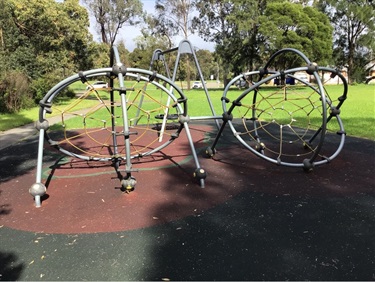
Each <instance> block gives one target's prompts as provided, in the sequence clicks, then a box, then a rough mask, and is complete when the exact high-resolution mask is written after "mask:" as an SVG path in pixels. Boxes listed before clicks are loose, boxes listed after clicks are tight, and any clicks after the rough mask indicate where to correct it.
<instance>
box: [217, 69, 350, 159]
mask: <svg viewBox="0 0 375 282" xmlns="http://www.w3.org/2000/svg"><path fill="white" fill-rule="evenodd" d="M321 81H322V84H323V87H324V95H325V99H326V104H325V105H324V104H322V99H321V93H320V91H319V88H318V87H316V84H314V83H310V82H309V83H304V82H297V83H296V84H295V85H281V86H280V85H276V86H274V85H272V84H273V82H274V81H273V80H269V81H268V82H267V84H268V85H267V84H264V85H262V86H261V87H255V88H254V89H253V90H252V91H250V92H249V93H248V94H247V95H246V96H244V98H243V99H242V100H241V103H239V104H238V105H237V106H236V107H235V108H234V110H233V113H232V114H233V116H234V117H235V118H239V120H240V122H232V123H231V124H232V130H233V132H234V134H235V136H236V137H237V138H238V139H239V140H240V141H241V142H243V143H244V145H245V146H248V147H249V148H252V149H253V150H255V151H258V152H260V151H262V153H261V154H262V155H264V156H266V157H267V158H270V159H274V160H279V161H280V160H281V161H283V162H291V163H296V162H300V161H302V160H303V159H305V158H309V157H310V156H311V155H313V154H315V152H316V150H317V147H318V145H319V140H320V137H321V134H323V132H322V131H321V130H320V129H321V127H322V122H323V119H324V118H325V117H323V107H325V108H326V113H327V117H326V121H327V131H326V132H327V133H337V132H339V131H340V124H339V123H338V122H336V119H335V118H334V115H330V114H331V113H332V112H333V111H334V110H335V109H337V108H339V107H340V105H341V104H340V97H342V95H343V92H340V91H341V89H340V90H339V91H337V89H338V88H337V87H335V86H334V87H332V84H339V83H341V82H340V80H338V79H337V77H336V78H335V80H334V78H332V77H331V76H329V75H326V76H325V77H321ZM249 84H250V85H251V81H249ZM232 92H233V91H228V93H226V97H227V98H229V100H231V101H232V100H233V99H236V96H238V94H237V93H235V92H233V93H232ZM231 95H232V96H231ZM224 108H225V106H224ZM224 110H226V109H224ZM332 119H333V120H332ZM326 132H325V133H326ZM330 136H331V135H330ZM339 140H340V136H339V134H337V135H336V136H335V134H333V135H332V136H331V138H330V142H331V143H333V144H336V145H337V144H339V143H340V142H339ZM335 150H336V147H335V148H332V147H330V146H324V148H323V149H322V150H320V148H319V150H318V153H319V157H320V158H321V159H324V158H325V157H326V156H329V155H330V154H332V153H333V152H334V151H335Z"/></svg>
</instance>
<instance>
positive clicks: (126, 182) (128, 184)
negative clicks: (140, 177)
mask: <svg viewBox="0 0 375 282" xmlns="http://www.w3.org/2000/svg"><path fill="white" fill-rule="evenodd" d="M136 184H137V181H136V180H135V178H134V177H132V176H131V177H129V178H126V179H123V180H121V186H122V188H121V191H123V192H127V193H129V192H131V191H133V190H134V189H135V185H136Z"/></svg>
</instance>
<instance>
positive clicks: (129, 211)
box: [0, 126, 243, 233]
mask: <svg viewBox="0 0 375 282" xmlns="http://www.w3.org/2000/svg"><path fill="white" fill-rule="evenodd" d="M209 130H211V128H210V127H209V126H199V127H195V128H194V129H192V130H191V134H192V138H193V140H194V142H195V144H194V145H195V147H196V149H197V150H200V149H203V148H205V147H207V146H208V144H207V143H205V142H204V140H205V133H206V132H208V131H209ZM46 148H47V150H51V149H50V148H48V146H46ZM35 153H36V152H35ZM58 159H59V156H56V158H55V160H56V161H57V160H58ZM199 159H202V157H201V156H199ZM211 161H212V160H211ZM132 163H133V168H134V169H138V170H139V171H138V172H134V173H132V176H133V177H135V178H136V180H137V185H136V189H135V190H134V191H132V192H130V193H124V192H122V191H121V190H120V187H121V184H120V181H119V179H118V178H117V176H116V173H115V170H114V168H113V167H111V164H110V163H107V162H86V161H82V160H79V159H75V158H64V159H63V160H60V162H57V163H56V164H55V165H54V163H52V164H51V162H49V163H44V164H43V168H44V171H43V182H44V183H46V182H48V184H47V186H48V191H47V195H46V196H44V197H43V201H42V207H41V208H36V207H35V206H34V203H33V199H32V196H31V195H30V194H29V192H28V188H29V186H30V185H31V184H32V183H34V182H35V173H36V170H35V169H34V170H32V171H30V172H28V173H27V174H26V175H23V176H22V177H17V179H13V180H12V181H9V182H6V183H3V184H1V185H0V189H1V191H2V195H1V196H2V197H1V201H2V202H3V203H4V205H5V203H6V206H7V207H9V208H11V210H12V212H11V213H9V214H7V215H6V216H3V217H2V220H1V222H2V224H4V225H5V226H7V227H10V228H13V229H18V230H25V231H32V232H44V233H96V232H114V231H124V230H131V229H138V228H144V227H148V226H152V225H155V224H162V223H165V222H168V221H172V220H177V219H180V218H183V217H186V216H189V215H193V214H195V213H198V212H201V211H202V210H205V209H208V208H210V207H213V206H215V205H217V204H219V203H222V202H224V201H225V200H226V199H228V197H231V196H232V195H233V194H236V193H238V192H240V191H241V189H242V188H243V187H240V186H237V185H225V186H224V187H223V188H221V187H220V186H217V185H215V181H217V180H219V181H225V179H228V177H229V176H228V175H227V174H228V171H227V172H226V169H225V165H224V164H223V163H217V164H216V165H214V163H213V161H212V162H207V163H206V164H205V165H206V166H207V170H210V172H209V174H210V176H209V178H208V179H207V180H206V181H207V184H208V188H205V189H202V188H200V185H199V182H198V181H197V180H195V179H194V178H193V172H194V170H195V164H194V161H193V158H192V154H191V148H190V145H189V143H188V141H187V138H186V135H185V130H183V132H182V133H181V136H180V137H179V138H178V139H177V140H175V141H174V142H172V143H171V144H170V145H169V146H168V147H166V148H164V149H163V150H162V151H161V152H156V153H154V154H153V155H151V156H147V157H144V158H142V159H140V160H137V159H134V160H132ZM122 168H124V165H123V166H122ZM219 177H220V178H222V180H220V179H218V178H219ZM231 177H234V178H235V177H236V176H235V175H233V176H231ZM215 186H216V188H215ZM160 206H163V207H164V208H163V212H158V213H155V212H153V211H155V210H157V208H159V207H160Z"/></svg>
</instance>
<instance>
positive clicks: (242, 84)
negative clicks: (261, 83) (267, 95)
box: [234, 78, 249, 89]
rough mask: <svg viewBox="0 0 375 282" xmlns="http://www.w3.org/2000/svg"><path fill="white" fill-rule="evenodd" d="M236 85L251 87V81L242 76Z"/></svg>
mask: <svg viewBox="0 0 375 282" xmlns="http://www.w3.org/2000/svg"><path fill="white" fill-rule="evenodd" d="M234 85H236V86H237V87H238V88H240V89H241V88H247V87H249V83H248V82H247V81H246V80H245V79H243V78H240V79H239V80H237V81H236V82H235V83H234Z"/></svg>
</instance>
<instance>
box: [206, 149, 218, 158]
mask: <svg viewBox="0 0 375 282" xmlns="http://www.w3.org/2000/svg"><path fill="white" fill-rule="evenodd" d="M205 154H206V156H207V157H209V158H212V157H213V156H214V155H215V154H216V149H212V148H211V147H207V148H206V151H205Z"/></svg>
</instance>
